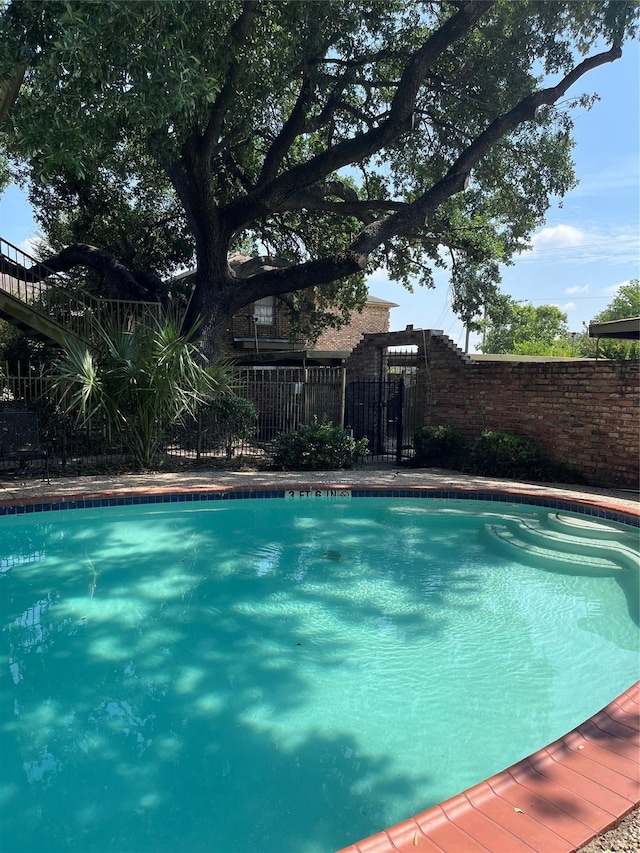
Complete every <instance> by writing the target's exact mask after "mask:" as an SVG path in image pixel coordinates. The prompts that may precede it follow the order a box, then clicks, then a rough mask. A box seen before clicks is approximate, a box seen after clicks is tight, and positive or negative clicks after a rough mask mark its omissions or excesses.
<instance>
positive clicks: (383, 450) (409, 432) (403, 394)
mask: <svg viewBox="0 0 640 853" xmlns="http://www.w3.org/2000/svg"><path fill="white" fill-rule="evenodd" d="M415 391H416V385H415V383H413V382H411V381H410V380H409V379H407V377H406V376H394V377H392V378H389V379H354V380H351V381H350V382H347V388H346V399H345V418H344V422H345V427H346V428H347V429H350V430H352V432H353V435H354V438H357V439H361V438H367V439H368V440H369V455H370V457H371V458H374V459H393V460H395V461H396V462H398V463H399V462H401V461H402V459H403V457H406V456H410V455H412V453H413V448H412V446H411V439H412V438H413V429H414V423H415V416H414V412H415V411H416V410H417V407H416V393H415Z"/></svg>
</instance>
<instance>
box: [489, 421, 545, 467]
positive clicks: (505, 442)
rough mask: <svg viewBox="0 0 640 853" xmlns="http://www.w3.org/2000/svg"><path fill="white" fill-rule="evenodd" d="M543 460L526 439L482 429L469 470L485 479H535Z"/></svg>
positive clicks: (538, 451) (537, 450)
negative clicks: (471, 468)
mask: <svg viewBox="0 0 640 853" xmlns="http://www.w3.org/2000/svg"><path fill="white" fill-rule="evenodd" d="M543 467H544V459H543V457H542V454H541V452H540V450H539V449H538V447H536V445H535V444H534V443H533V442H532V441H530V440H529V439H528V438H523V437H522V436H520V435H511V434H510V433H507V432H494V431H493V430H485V431H484V432H483V433H482V435H481V436H480V438H479V439H478V441H477V443H476V446H475V448H474V450H473V470H474V472H475V473H476V474H484V476H486V477H528V478H532V477H533V478H535V477H538V476H539V474H540V473H541V471H542V469H543Z"/></svg>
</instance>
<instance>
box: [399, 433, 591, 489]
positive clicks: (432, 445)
mask: <svg viewBox="0 0 640 853" xmlns="http://www.w3.org/2000/svg"><path fill="white" fill-rule="evenodd" d="M413 443H414V448H415V457H414V459H413V460H412V463H413V465H415V466H416V467H418V468H435V467H438V468H450V469H453V470H455V471H464V472H465V473H469V474H479V475H481V476H484V477H505V478H509V479H523V480H541V481H546V482H549V481H556V482H571V483H583V482H584V477H583V476H582V474H580V473H579V472H578V471H574V470H573V469H572V468H570V467H569V466H567V465H564V464H562V463H560V462H553V461H551V460H550V459H547V458H546V457H545V456H544V454H543V453H542V451H541V450H540V448H539V447H538V446H537V445H536V444H534V442H532V441H530V440H529V439H528V438H524V437H523V436H520V435H512V434H511V433H506V432H496V431H495V430H484V432H483V433H482V434H481V436H480V438H479V439H478V440H477V442H476V443H475V445H474V446H470V445H469V444H468V442H467V440H466V439H465V437H464V436H463V435H462V433H461V432H460V431H459V430H457V429H456V428H455V427H451V426H438V427H421V428H420V429H419V430H417V431H416V433H415V435H414V440H413Z"/></svg>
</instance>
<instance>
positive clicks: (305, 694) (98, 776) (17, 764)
mask: <svg viewBox="0 0 640 853" xmlns="http://www.w3.org/2000/svg"><path fill="white" fill-rule="evenodd" d="M616 527H617V528H618V530H617V531H616V530H615V528H616ZM614 535H615V537H616V538H615V539H613V538H612V537H613V536H614ZM523 543H524V544H523ZM637 543H638V533H637V530H636V531H630V530H629V529H628V528H627V529H625V528H624V526H622V525H618V526H616V525H614V524H612V523H610V522H607V523H604V522H595V521H593V520H588V521H586V520H584V519H583V518H582V517H580V516H572V515H571V514H570V513H556V512H551V511H550V510H548V509H538V508H534V507H526V506H510V505H505V504H492V503H482V502H478V501H449V502H446V501H442V502H441V501H436V500H402V499H383V498H367V499H359V498H353V499H344V500H340V499H338V500H329V499H326V500H317V501H295V500H292V501H286V500H251V501H249V500H246V501H230V502H216V503H213V502H212V503H208V504H204V503H203V504H179V505H176V504H170V505H167V504H164V505H162V504H159V505H151V506H144V507H140V506H136V507H114V508H101V509H94V510H89V509H87V510H69V511H59V512H55V513H38V514H34V515H30V516H13V517H5V518H0V614H1V620H0V623H1V625H2V648H1V654H2V658H3V660H2V667H1V669H0V673H1V676H0V689H1V703H2V705H1V707H2V716H1V729H0V756H1V761H0V850H2V851H3V853H31V851H33V852H34V853H35V851H38V852H39V853H40V851H47V853H54V851H66V853H89V851H96V853H103V851H104V853H106V851H115V853H160V851H171V853H174V851H190V853H205V851H206V853H236V851H237V853H239V851H245V850H256V851H260V853H276V851H277V853H328V851H331V850H335V849H336V848H339V847H341V846H345V845H347V844H348V843H350V842H353V841H355V840H357V839H358V838H361V837H363V836H366V835H368V834H370V833H372V832H375V831H377V830H380V829H382V828H383V827H384V826H387V825H389V824H392V823H394V822H397V821H399V820H402V819H404V818H406V817H408V816H410V815H411V814H412V813H415V812H417V811H420V810H422V809H424V808H426V807H428V806H430V805H432V804H434V803H436V802H438V801H440V800H442V799H444V798H446V797H448V796H450V795H453V794H455V793H457V792H458V791H460V790H462V789H464V788H466V787H468V786H469V785H472V784H474V783H476V782H478V781H480V780H481V779H483V778H485V777H487V776H489V775H491V774H493V773H495V772H497V771H499V770H501V769H503V768H504V767H506V766H508V765H509V764H511V763H513V762H514V761H517V760H519V759H520V758H522V757H524V756H525V755H527V754H529V753H531V752H532V751H534V750H536V749H538V748H539V747H541V746H543V745H544V744H546V743H548V742H550V741H552V740H554V739H555V738H557V737H559V736H560V735H562V734H564V733H565V732H566V731H568V730H570V729H571V728H573V727H574V726H575V725H577V724H579V723H580V722H582V721H583V720H584V719H586V718H587V717H588V716H590V715H591V714H593V713H595V712H596V711H597V710H598V709H600V708H601V707H603V706H604V705H605V704H607V703H608V702H609V701H610V700H611V699H612V698H613V697H614V696H616V695H618V694H619V693H620V692H622V691H623V690H624V689H626V688H627V687H628V686H629V685H630V684H631V683H632V682H634V681H635V680H636V679H637V678H638V661H639V655H638V650H639V635H640V631H639V629H638V613H637V605H636V604H635V602H637V599H638V580H637V578H638V574H637V557H635V558H634V556H633V551H634V550H635V551H637ZM576 551H577V552H578V553H579V556H578V557H577V558H576V557H572V554H573V553H574V552H576ZM634 559H635V560H636V563H634ZM572 561H573V562H572ZM536 562H537V563H538V564H539V566H541V567H536V565H535V563H536ZM634 565H635V566H636V568H635V569H634Z"/></svg>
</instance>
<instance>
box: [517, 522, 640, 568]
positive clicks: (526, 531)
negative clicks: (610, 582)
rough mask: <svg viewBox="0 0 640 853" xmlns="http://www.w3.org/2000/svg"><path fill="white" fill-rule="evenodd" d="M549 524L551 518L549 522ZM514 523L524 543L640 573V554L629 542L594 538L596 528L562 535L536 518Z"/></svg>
mask: <svg viewBox="0 0 640 853" xmlns="http://www.w3.org/2000/svg"><path fill="white" fill-rule="evenodd" d="M547 521H548V519H547ZM511 523H512V524H513V523H515V526H516V529H517V534H518V536H519V537H520V538H521V539H523V540H524V541H525V542H529V543H531V544H533V545H538V546H540V547H541V548H545V549H550V550H554V551H558V552H560V553H562V554H574V555H575V554H578V555H581V556H584V557H594V558H595V559H604V560H610V561H612V562H613V563H616V564H617V565H619V566H623V567H624V568H629V569H635V570H637V571H640V555H639V554H638V552H637V550H634V549H633V548H631V547H629V546H628V545H627V544H626V543H623V542H620V541H617V542H616V541H613V540H612V539H609V538H607V539H598V538H593V536H592V534H593V532H594V528H593V527H590V528H588V529H585V530H583V532H579V531H578V532H576V533H574V532H573V531H572V532H570V533H559V532H557V531H556V530H551V529H549V528H548V527H546V526H545V524H544V522H540V521H538V520H537V519H530V518H527V519H520V520H518V521H517V522H511Z"/></svg>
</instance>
